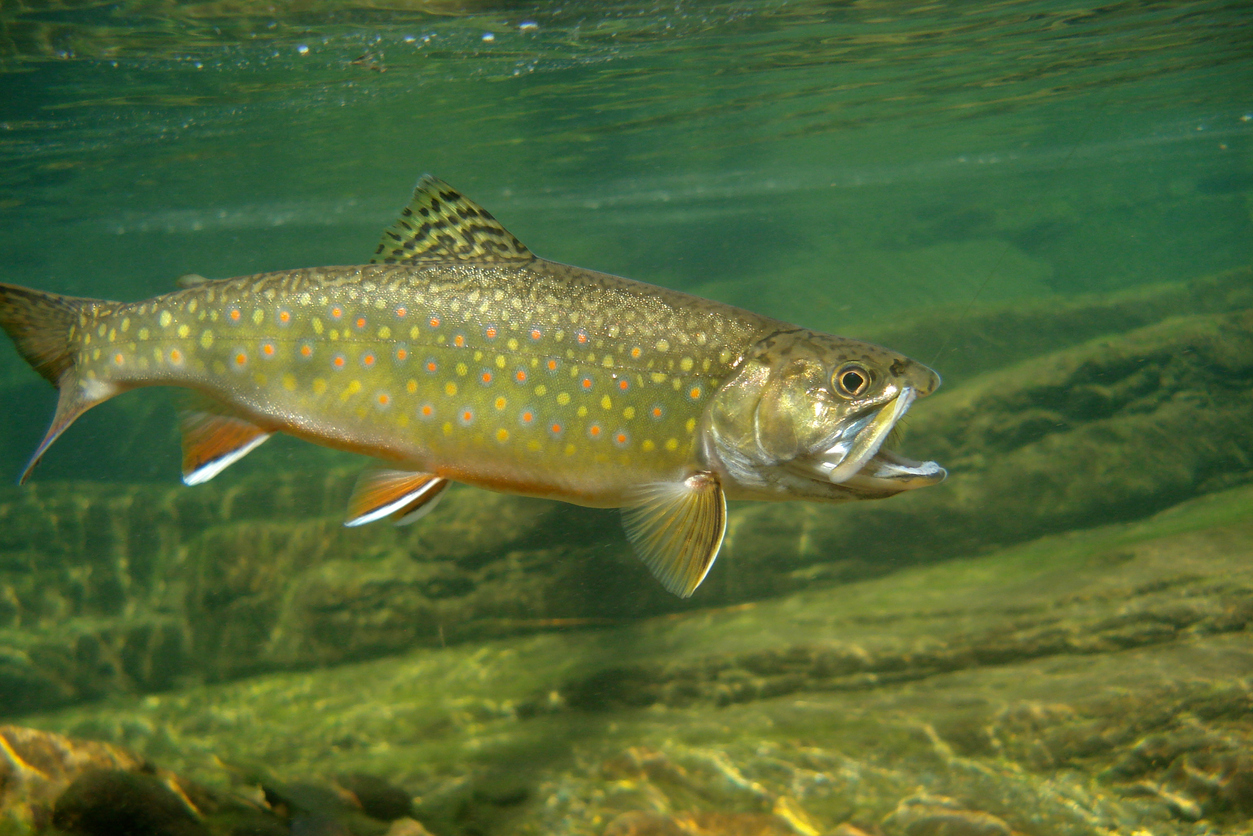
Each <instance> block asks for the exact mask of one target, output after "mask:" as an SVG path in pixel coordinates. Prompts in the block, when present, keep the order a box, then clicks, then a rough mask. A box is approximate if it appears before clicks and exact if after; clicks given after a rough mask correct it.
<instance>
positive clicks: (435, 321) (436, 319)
mask: <svg viewBox="0 0 1253 836" xmlns="http://www.w3.org/2000/svg"><path fill="white" fill-rule="evenodd" d="M431 327H432V328H438V327H439V317H438V316H433V317H431Z"/></svg>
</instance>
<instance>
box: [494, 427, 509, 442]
mask: <svg viewBox="0 0 1253 836" xmlns="http://www.w3.org/2000/svg"><path fill="white" fill-rule="evenodd" d="M496 440H497V441H499V442H501V443H502V444H503V443H504V442H506V441H508V440H509V430H507V429H505V428H504V427H501V428H500V429H498V430H497V431H496Z"/></svg>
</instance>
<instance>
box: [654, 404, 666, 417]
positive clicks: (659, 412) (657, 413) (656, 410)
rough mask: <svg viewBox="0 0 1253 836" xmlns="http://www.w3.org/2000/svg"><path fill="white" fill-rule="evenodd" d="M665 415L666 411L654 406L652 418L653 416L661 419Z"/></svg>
mask: <svg viewBox="0 0 1253 836" xmlns="http://www.w3.org/2000/svg"><path fill="white" fill-rule="evenodd" d="M664 414H665V411H664V410H662V408H661V407H660V406H654V407H653V409H652V416H653V417H654V418H660V417H661V416H662V415H664Z"/></svg>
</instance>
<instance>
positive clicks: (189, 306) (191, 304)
mask: <svg viewBox="0 0 1253 836" xmlns="http://www.w3.org/2000/svg"><path fill="white" fill-rule="evenodd" d="M198 307H200V303H199V302H197V301H196V300H195V299H192V300H191V301H190V302H188V303H187V313H195V312H196V308H198ZM201 313H204V312H203V311H201Z"/></svg>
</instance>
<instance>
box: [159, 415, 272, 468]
mask: <svg viewBox="0 0 1253 836" xmlns="http://www.w3.org/2000/svg"><path fill="white" fill-rule="evenodd" d="M180 426H181V429H182V431H183V482H185V483H186V484H188V485H200V484H203V483H205V482H208V481H209V480H210V479H212V478H213V477H214V476H217V475H218V474H219V473H221V472H222V471H223V470H225V469H226V468H228V467H230V466H231V465H232V464H234V463H235V462H237V461H239V460H240V459H242V458H243V457H244V456H246V455H248V454H249V453H251V452H252V451H253V450H255V449H257V447H258V446H259V445H260V444H261V442H263V441H265V440H266V439H267V438H269V437H270V433H269V432H267V431H266V430H263V429H261V428H260V427H258V426H257V425H256V424H253V423H252V422H250V421H248V420H246V419H244V418H239V417H237V416H234V415H222V414H219V413H215V412H206V411H202V410H193V411H190V412H185V413H183V420H182V423H181V425H180Z"/></svg>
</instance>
